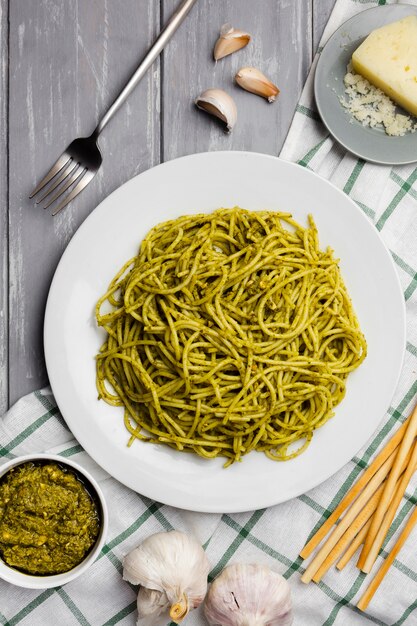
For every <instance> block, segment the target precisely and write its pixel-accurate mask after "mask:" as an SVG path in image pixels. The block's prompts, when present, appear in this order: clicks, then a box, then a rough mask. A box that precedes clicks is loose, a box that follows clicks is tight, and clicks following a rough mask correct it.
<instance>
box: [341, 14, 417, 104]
mask: <svg viewBox="0 0 417 626" xmlns="http://www.w3.org/2000/svg"><path fill="white" fill-rule="evenodd" d="M352 66H353V69H354V70H355V72H357V73H358V74H361V75H362V76H364V77H365V78H366V79H368V80H369V82H370V83H372V84H373V85H375V86H376V87H379V88H380V89H381V90H382V91H383V92H384V93H386V94H387V96H389V97H390V98H392V100H394V102H397V103H398V104H399V105H400V106H402V107H403V108H404V109H406V110H407V111H409V112H410V113H412V114H413V115H417V16H415V15H409V16H408V17H404V18H403V19H401V20H398V22H393V23H391V24H387V25H386V26H382V27H381V28H378V29H376V30H373V31H372V32H371V33H370V34H369V35H368V37H367V38H366V39H365V41H364V42H363V43H362V44H361V45H360V46H359V48H357V50H355V52H354V53H353V56H352Z"/></svg>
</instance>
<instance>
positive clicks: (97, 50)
mask: <svg viewBox="0 0 417 626" xmlns="http://www.w3.org/2000/svg"><path fill="white" fill-rule="evenodd" d="M120 7H121V5H120V3H118V2H113V1H112V0H89V2H84V1H83V0H37V1H36V2H28V1H27V0H13V2H11V3H10V181H9V189H10V272H9V280H10V317H11V319H12V320H13V324H11V325H10V340H9V346H10V348H9V360H10V365H9V374H10V385H9V387H10V402H13V401H14V400H16V399H17V398H18V397H19V396H21V395H23V394H24V393H26V392H28V391H30V390H32V389H35V388H37V387H40V386H42V385H44V384H45V383H46V382H47V377H46V371H45V366H44V356H43V346H42V325H43V316H44V309H45V302H46V297H47V293H48V289H49V285H50V282H51V279H52V276H53V272H54V270H55V267H56V265H57V262H58V260H59V258H60V256H61V254H62V252H63V250H64V249H65V246H66V245H67V243H68V241H69V240H70V238H71V237H72V235H73V234H74V232H75V230H76V229H77V227H78V226H79V225H80V224H81V222H82V221H83V220H84V219H85V217H86V216H87V215H88V214H89V213H90V212H91V210H92V209H93V208H94V207H95V206H96V205H97V204H98V203H99V202H100V201H101V200H102V199H103V198H105V197H106V196H107V195H108V194H109V193H110V192H111V191H113V190H114V189H115V188H116V187H118V186H119V185H121V184H122V183H124V182H125V181H126V180H128V179H129V178H131V177H132V176H134V175H135V174H137V173H138V172H140V171H142V170H145V169H147V168H149V167H151V166H152V165H154V164H155V163H157V162H158V161H159V145H160V142H159V113H158V111H159V108H160V107H159V65H158V63H157V64H156V65H154V67H153V71H152V72H150V73H149V74H148V75H147V77H146V79H145V80H144V81H143V82H142V84H141V85H140V86H139V87H138V89H137V90H136V91H135V93H134V94H133V95H132V97H131V99H130V101H129V102H128V103H127V104H126V106H125V107H124V109H123V110H122V111H120V112H119V114H118V116H117V117H116V119H115V120H114V121H113V122H112V123H111V124H110V125H109V127H108V128H106V130H105V131H104V133H103V135H102V137H101V139H100V144H101V148H102V151H103V155H104V162H103V167H102V169H101V171H100V172H99V174H98V175H97V176H96V178H95V179H94V181H93V182H92V183H91V184H90V185H89V186H88V188H87V189H86V190H85V191H84V192H83V193H82V194H81V195H80V196H79V197H78V199H77V200H76V201H75V202H74V203H73V204H72V205H71V206H70V207H69V208H67V209H66V210H65V211H63V212H62V213H61V214H59V216H58V217H56V218H54V219H53V218H52V217H51V216H50V215H49V214H48V212H46V211H43V209H41V208H40V207H37V206H35V204H34V202H33V201H30V200H29V199H28V195H29V192H30V191H31V189H32V188H33V187H34V185H35V182H36V181H38V180H40V178H41V177H42V176H43V174H44V173H45V172H46V171H47V170H48V169H49V167H50V166H51V165H52V163H53V161H54V160H55V159H56V158H57V156H58V155H59V154H60V153H61V151H62V150H63V149H64V148H65V147H66V145H67V144H68V143H69V142H70V141H71V140H72V139H73V138H75V137H76V136H80V135H86V134H89V133H90V132H91V131H92V130H93V128H94V127H95V125H96V123H97V121H98V119H99V117H100V116H101V114H102V113H103V112H104V111H105V109H106V107H107V106H108V105H109V104H111V102H112V100H113V99H114V97H115V96H116V95H117V94H118V92H119V90H120V89H121V87H122V86H123V84H124V83H125V82H126V80H127V79H128V78H129V77H130V75H131V73H132V72H133V71H134V69H136V67H137V65H138V63H139V61H140V59H141V57H142V56H143V55H144V53H145V52H146V50H147V48H148V47H149V46H150V44H151V41H152V40H153V38H154V36H155V34H156V32H157V30H158V28H159V18H160V16H159V4H158V3H157V2H138V1H137V0H123V9H122V10H121V8H120Z"/></svg>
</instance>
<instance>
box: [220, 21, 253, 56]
mask: <svg viewBox="0 0 417 626" xmlns="http://www.w3.org/2000/svg"><path fill="white" fill-rule="evenodd" d="M250 40H251V36H250V35H249V33H245V32H244V31H243V30H235V29H234V28H233V27H232V26H231V25H230V24H224V25H223V26H222V28H221V30H220V37H219V38H218V40H217V41H216V45H215V46H214V58H215V60H216V61H218V60H219V59H222V58H223V57H225V56H227V55H228V54H232V52H236V50H240V49H241V48H244V47H245V46H247V45H248V43H249V42H250Z"/></svg>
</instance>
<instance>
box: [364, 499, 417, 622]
mask: <svg viewBox="0 0 417 626" xmlns="http://www.w3.org/2000/svg"><path fill="white" fill-rule="evenodd" d="M416 523H417V507H415V508H414V511H413V512H412V514H411V516H410V517H409V518H408V522H407V524H406V525H405V527H404V529H403V531H402V533H401V535H400V536H399V538H398V540H397V543H396V544H395V546H394V547H393V549H392V550H391V552H390V554H389V555H388V557H387V558H386V559H385V561H384V562H383V564H382V565H381V567H380V569H379V570H378V572H377V574H376V576H375V578H374V579H373V581H372V582H371V584H370V585H369V587H368V589H367V590H366V591H365V593H364V594H363V596H362V597H361V599H360V600H359V602H358V604H357V607H358V609H360V610H361V611H365V609H366V607H367V606H368V604H369V603H370V601H371V600H372V598H373V596H374V594H375V591H376V590H377V589H378V587H379V585H380V584H381V582H382V580H383V579H384V576H385V574H386V573H387V571H388V570H389V568H390V566H391V564H392V563H393V561H394V559H395V557H396V556H397V554H398V553H399V551H400V550H401V548H402V547H403V545H404V544H405V542H406V541H407V538H408V535H409V534H410V533H411V531H412V530H413V528H414V526H415V524H416Z"/></svg>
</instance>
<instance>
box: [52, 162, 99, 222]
mask: <svg viewBox="0 0 417 626" xmlns="http://www.w3.org/2000/svg"><path fill="white" fill-rule="evenodd" d="M81 178H82V179H81V180H80V182H79V183H78V184H77V185H76V186H75V187H74V189H72V191H71V192H70V193H69V194H68V196H67V197H66V199H65V200H63V201H62V202H61V204H60V205H59V206H57V208H56V209H54V210H53V211H52V215H56V214H57V213H59V211H61V209H63V208H64V207H65V206H67V204H68V203H69V202H71V200H74V198H75V197H76V196H78V194H79V193H81V191H82V190H83V189H84V188H85V187H87V185H88V183H89V182H90V181H91V180H92V179H93V178H94V172H91V171H89V170H85V174H84V175H83V176H82V177H81Z"/></svg>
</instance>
